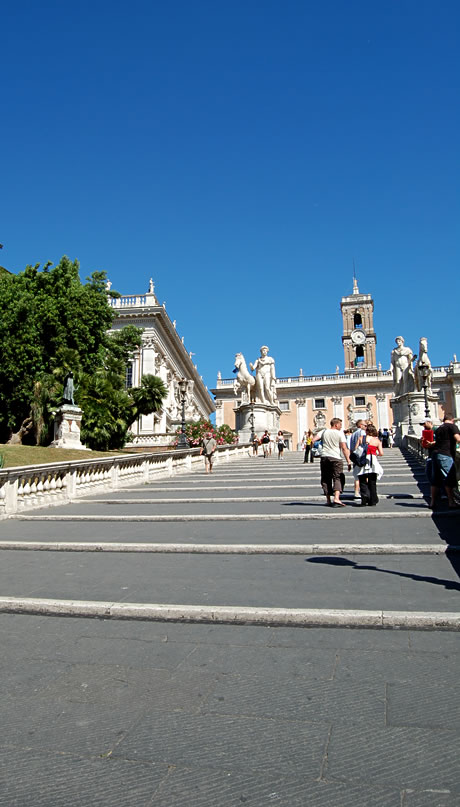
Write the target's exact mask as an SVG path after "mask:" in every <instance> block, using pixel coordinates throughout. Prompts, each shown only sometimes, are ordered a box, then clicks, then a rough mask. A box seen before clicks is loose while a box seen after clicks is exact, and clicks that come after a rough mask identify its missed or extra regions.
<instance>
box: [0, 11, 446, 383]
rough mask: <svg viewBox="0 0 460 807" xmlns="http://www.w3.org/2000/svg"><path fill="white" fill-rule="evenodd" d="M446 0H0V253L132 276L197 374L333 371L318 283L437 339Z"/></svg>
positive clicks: (381, 356)
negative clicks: (269, 359)
mask: <svg viewBox="0 0 460 807" xmlns="http://www.w3.org/2000/svg"><path fill="white" fill-rule="evenodd" d="M459 9H460V6H459V4H458V2H456V0H448V1H447V2H444V0H440V2H437V3H434V2H433V1H432V0H431V1H430V2H424V0H416V1H415V0H410V2H409V1H408V0H397V1H396V0H388V2H386V3H372V2H371V3H370V2H368V0H367V2H364V1H363V2H361V1H359V2H358V1H357V0H347V2H345V0H343V2H339V0H325V1H324V2H321V3H319V2H308V1H307V0H304V2H298V1H297V0H283V2H281V0H278V2H273V0H264V2H262V0H257V2H256V0H244V1H243V0H233V2H231V3H230V2H219V1H218V0H217V1H216V0H212V1H211V0H209V1H208V0H193V2H191V1H190V0H188V2H185V0H176V2H173V3H164V2H157V0H153V1H152V0H150V2H147V1H146V0H132V2H130V3H121V2H117V1H116V0H115V2H110V3H108V2H105V0H99V1H98V0H93V2H91V3H90V2H86V1H85V0H82V1H81V2H79V3H75V4H70V3H68V2H65V1H64V2H63V1H62V0H46V2H44V3H42V2H38V0H37V2H30V0H29V2H27V0H26V2H23V3H21V4H17V3H10V4H8V6H7V4H3V9H2V34H1V37H2V48H1V78H0V82H1V96H2V124H1V129H0V142H1V150H0V160H1V187H2V193H1V201H0V214H1V215H0V242H2V243H3V244H4V245H5V246H4V249H3V250H2V251H1V252H0V262H1V263H2V264H3V265H4V266H6V267H7V268H9V269H10V270H13V271H18V270H20V269H23V268H24V266H25V265H26V264H27V263H36V262H41V263H44V262H45V261H46V260H52V261H55V262H56V261H58V260H59V258H60V257H61V255H63V254H66V255H69V256H70V257H71V258H78V259H79V260H80V262H81V274H82V277H83V278H84V277H85V276H86V275H87V274H89V273H90V272H91V271H93V270H95V269H105V270H106V271H107V273H108V275H109V277H110V279H111V280H112V283H113V288H115V289H117V290H118V291H120V292H121V293H122V294H129V293H142V292H144V291H145V290H146V289H147V285H148V280H149V277H150V276H152V277H153V278H154V280H155V283H156V291H157V294H158V297H159V299H160V302H163V301H166V304H167V309H168V312H169V314H170V316H171V319H176V320H177V328H178V331H179V333H180V334H181V335H184V337H185V344H186V346H187V348H188V349H189V350H192V351H193V352H194V353H195V354H196V355H195V361H196V362H197V364H198V368H199V371H200V373H202V374H203V377H204V380H205V382H206V383H207V384H208V385H209V386H213V385H214V383H215V379H216V373H217V371H218V370H221V371H222V374H223V376H224V377H225V376H230V375H231V371H232V368H233V358H234V354H235V353H236V352H237V351H242V352H243V353H244V354H245V355H246V359H247V361H248V362H249V361H253V360H254V359H255V357H256V356H257V355H258V350H259V347H260V345H261V344H268V345H269V347H270V352H271V353H272V355H274V357H275V359H276V368H277V374H278V375H279V376H287V375H295V374H297V373H298V370H299V368H300V367H302V369H303V372H304V374H310V373H317V372H330V371H333V370H334V369H335V366H336V365H337V364H339V366H340V368H341V369H342V368H343V350H342V345H341V339H340V337H341V316H340V309H339V302H340V297H341V296H342V295H344V294H348V293H350V292H351V289H352V274H353V259H354V260H355V263H356V271H357V276H358V280H359V286H360V290H361V291H364V292H371V293H372V294H373V296H374V300H375V326H376V331H377V337H378V344H377V358H378V360H379V361H381V362H382V365H383V367H388V366H389V355H390V352H391V349H392V347H393V343H394V337H395V336H396V335H398V334H399V333H401V334H402V335H403V336H405V338H406V343H408V344H410V345H411V346H412V347H413V349H414V350H416V348H417V346H418V339H419V337H420V336H424V335H425V336H427V337H428V340H429V354H430V358H431V360H432V362H433V364H441V363H447V362H448V361H449V360H450V358H451V357H452V354H453V353H454V352H456V353H457V354H458V355H460V339H459V329H458V324H457V323H458V318H459V317H458V306H459V302H458V280H459V272H458V265H459V229H458V222H459V195H458V189H459V148H458V142H459V92H458V90H459V59H458V55H457V54H456V45H457V41H456V38H457V32H458V24H459V21H460V11H459Z"/></svg>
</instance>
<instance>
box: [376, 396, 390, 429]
mask: <svg viewBox="0 0 460 807" xmlns="http://www.w3.org/2000/svg"><path fill="white" fill-rule="evenodd" d="M375 397H376V400H377V423H376V424H375V425H376V426H377V428H378V429H388V427H389V425H390V423H389V418H388V406H387V396H386V395H385V393H384V392H378V393H377V395H376V396H375Z"/></svg>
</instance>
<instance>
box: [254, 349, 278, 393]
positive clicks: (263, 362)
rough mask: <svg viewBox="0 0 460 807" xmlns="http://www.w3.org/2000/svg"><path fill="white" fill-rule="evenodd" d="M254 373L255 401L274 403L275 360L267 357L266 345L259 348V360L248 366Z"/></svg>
mask: <svg viewBox="0 0 460 807" xmlns="http://www.w3.org/2000/svg"><path fill="white" fill-rule="evenodd" d="M249 366H250V368H251V370H255V371H256V383H255V393H256V396H255V397H256V401H259V403H263V404H275V403H276V374H275V359H273V358H272V356H269V355H268V347H267V345H262V347H261V348H260V358H259V359H256V360H255V362H254V364H250V365H249Z"/></svg>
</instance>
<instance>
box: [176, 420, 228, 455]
mask: <svg viewBox="0 0 460 807" xmlns="http://www.w3.org/2000/svg"><path fill="white" fill-rule="evenodd" d="M180 433H181V430H180V429H177V431H176V434H177V435H179V434H180ZM207 435H212V436H213V437H214V438H215V440H216V441H217V445H219V446H222V445H233V444H234V443H237V442H238V437H237V436H236V434H235V433H234V432H233V431H232V429H231V428H230V426H227V425H226V424H224V425H223V426H219V428H218V429H216V427H215V425H214V424H213V423H211V421H210V420H205V419H204V418H201V419H200V420H194V421H192V422H191V423H186V424H185V436H186V437H187V440H188V444H189V446H190V447H191V448H193V447H195V446H199V445H200V444H201V441H202V439H203V437H205V436H207ZM176 444H177V440H176Z"/></svg>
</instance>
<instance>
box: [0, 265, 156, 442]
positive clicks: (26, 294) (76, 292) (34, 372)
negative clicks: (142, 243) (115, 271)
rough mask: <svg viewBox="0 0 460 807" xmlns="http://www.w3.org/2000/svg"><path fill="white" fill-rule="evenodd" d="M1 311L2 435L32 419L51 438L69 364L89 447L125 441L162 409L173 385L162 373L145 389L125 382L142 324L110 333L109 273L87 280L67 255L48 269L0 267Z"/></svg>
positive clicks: (39, 434)
mask: <svg viewBox="0 0 460 807" xmlns="http://www.w3.org/2000/svg"><path fill="white" fill-rule="evenodd" d="M110 294H111V296H112V297H114V296H119V295H118V293H117V292H111V293H110ZM0 311H1V312H2V316H1V318H0V350H1V357H0V358H1V360H0V442H5V440H6V439H7V437H8V436H9V435H10V434H11V432H15V431H16V432H20V427H21V426H22V424H24V428H23V429H22V430H21V432H20V433H21V434H22V433H23V432H25V431H26V429H25V426H26V425H27V433H28V435H30V434H33V435H34V439H35V442H36V443H42V444H47V443H49V442H50V440H51V438H52V434H51V433H52V424H53V419H54V412H55V410H56V408H57V406H58V405H59V404H60V402H61V399H62V392H63V381H64V378H65V376H66V374H67V373H68V372H69V370H72V372H73V374H74V379H75V383H76V393H75V401H76V403H77V404H78V405H79V406H81V408H82V409H83V420H82V439H83V441H84V442H85V443H86V444H87V445H88V447H90V448H98V449H110V448H121V447H122V446H123V445H124V444H125V442H126V440H127V439H128V437H129V426H130V425H131V424H132V423H133V422H134V421H135V420H136V418H137V417H139V416H140V415H141V414H144V415H145V414H149V413H150V412H154V411H157V410H158V409H160V408H161V404H162V401H163V399H164V397H165V396H166V395H167V390H166V388H165V387H164V385H163V383H162V381H161V380H160V379H159V378H156V377H155V376H144V378H143V379H142V385H141V387H140V388H138V389H130V390H126V389H125V376H126V366H127V363H128V361H129V359H130V357H131V356H132V354H133V352H134V351H135V350H137V349H138V348H139V346H140V344H141V338H142V331H141V330H140V329H139V328H134V327H133V326H128V327H126V328H122V329H121V330H119V331H116V332H115V333H111V334H109V333H108V330H109V328H110V326H111V324H112V321H113V310H112V309H111V307H110V305H109V303H108V301H107V289H106V274H105V272H94V273H93V274H92V275H91V277H90V278H87V279H86V282H85V283H82V282H81V280H80V277H79V264H78V261H73V262H72V261H70V260H69V258H66V257H64V258H62V259H61V261H60V262H59V263H58V264H57V266H55V267H53V268H51V264H50V263H48V264H46V265H45V266H44V268H43V270H42V271H39V265H36V266H27V267H26V269H25V270H24V272H20V273H19V274H18V275H9V274H6V273H0ZM31 425H32V426H33V429H32V430H31V431H29V430H30V428H31Z"/></svg>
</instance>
